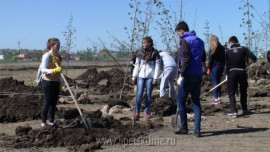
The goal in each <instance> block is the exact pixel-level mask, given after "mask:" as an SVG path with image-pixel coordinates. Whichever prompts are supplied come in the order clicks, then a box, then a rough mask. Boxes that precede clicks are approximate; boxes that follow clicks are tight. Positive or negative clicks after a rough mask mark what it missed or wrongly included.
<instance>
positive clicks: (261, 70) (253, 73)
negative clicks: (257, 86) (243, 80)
mask: <svg viewBox="0 0 270 152" xmlns="http://www.w3.org/2000/svg"><path fill="white" fill-rule="evenodd" d="M248 72H249V76H250V77H251V78H252V79H258V78H264V79H269V78H270V64H269V63H267V62H264V61H263V62H261V63H252V64H251V65H250V66H249V71H248Z"/></svg>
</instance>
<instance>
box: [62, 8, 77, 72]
mask: <svg viewBox="0 0 270 152" xmlns="http://www.w3.org/2000/svg"><path fill="white" fill-rule="evenodd" d="M66 30H67V31H64V32H63V34H64V37H65V45H64V50H65V51H66V58H67V62H66V67H67V70H66V76H67V74H68V65H69V60H70V50H71V49H72V48H73V47H75V44H73V39H75V32H76V29H75V27H74V26H73V16H72V13H71V14H70V17H69V22H68V25H67V26H66Z"/></svg>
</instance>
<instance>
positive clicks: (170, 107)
mask: <svg viewBox="0 0 270 152" xmlns="http://www.w3.org/2000/svg"><path fill="white" fill-rule="evenodd" d="M150 107H151V108H150V112H151V114H154V115H157V116H171V115H173V114H175V112H176V109H177V105H176V100H175V99H171V98H169V97H167V96H163V97H162V98H159V97H158V96H155V97H153V102H152V103H151V106H150Z"/></svg>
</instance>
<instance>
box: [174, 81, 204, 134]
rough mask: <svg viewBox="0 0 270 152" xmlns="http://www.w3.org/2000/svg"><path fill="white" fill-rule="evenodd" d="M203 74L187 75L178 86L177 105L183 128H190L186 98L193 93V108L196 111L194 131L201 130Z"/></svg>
mask: <svg viewBox="0 0 270 152" xmlns="http://www.w3.org/2000/svg"><path fill="white" fill-rule="evenodd" d="M201 82H202V76H185V77H184V81H183V85H181V86H179V87H178V96H177V105H178V109H179V113H180V119H181V128H183V129H188V123H187V111H186V99H187V96H188V94H189V93H191V99H192V105H193V110H194V113H195V121H194V132H200V130H201V103H200V91H201Z"/></svg>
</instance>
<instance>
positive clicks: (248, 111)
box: [242, 110, 251, 116]
mask: <svg viewBox="0 0 270 152" xmlns="http://www.w3.org/2000/svg"><path fill="white" fill-rule="evenodd" d="M250 114H251V112H250V110H244V111H243V114H242V115H243V116H247V115H250Z"/></svg>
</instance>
